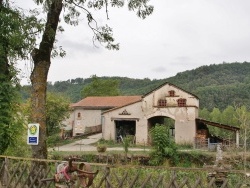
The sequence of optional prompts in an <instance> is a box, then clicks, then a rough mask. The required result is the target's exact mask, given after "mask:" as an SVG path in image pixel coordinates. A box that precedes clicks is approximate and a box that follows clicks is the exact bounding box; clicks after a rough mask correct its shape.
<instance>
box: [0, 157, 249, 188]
mask: <svg viewBox="0 0 250 188" xmlns="http://www.w3.org/2000/svg"><path fill="white" fill-rule="evenodd" d="M0 159H1V162H0V187H1V188H21V187H22V188H29V187H30V188H40V187H41V188H45V187H47V188H50V187H55V184H54V182H53V181H42V180H44V179H48V178H51V180H53V177H54V174H55V169H56V165H57V164H59V163H61V162H62V161H55V160H35V159H22V158H17V157H7V156H2V157H1V156H0ZM38 164H40V165H38ZM91 166H92V168H93V171H96V170H98V171H99V173H98V174H97V175H96V177H95V179H94V181H93V184H92V185H91V186H90V187H91V188H138V187H140V188H181V187H183V188H184V187H185V188H186V187H187V188H196V187H197V188H198V187H199V188H201V187H208V188H214V187H232V188H236V187H238V188H240V187H243V186H245V185H247V186H248V187H249V185H250V184H248V183H249V182H250V181H249V180H248V179H247V178H246V176H245V175H244V172H243V171H232V170H228V171H226V170H221V169H214V168H212V167H209V168H178V167H175V168H166V167H164V166H161V167H145V166H132V165H130V166H129V165H120V166H111V165H105V164H96V163H92V164H91ZM68 187H70V186H68ZM71 187H77V186H71ZM78 187H79V186H78Z"/></svg>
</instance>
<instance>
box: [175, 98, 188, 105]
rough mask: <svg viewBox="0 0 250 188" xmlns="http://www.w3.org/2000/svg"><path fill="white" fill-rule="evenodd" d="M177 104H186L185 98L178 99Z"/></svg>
mask: <svg viewBox="0 0 250 188" xmlns="http://www.w3.org/2000/svg"><path fill="white" fill-rule="evenodd" d="M177 102H178V106H186V105H187V104H186V102H187V99H178V100H177Z"/></svg>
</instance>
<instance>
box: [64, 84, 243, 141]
mask: <svg viewBox="0 0 250 188" xmlns="http://www.w3.org/2000/svg"><path fill="white" fill-rule="evenodd" d="M71 107H72V112H71V115H70V117H69V119H67V120H65V121H64V122H63V124H64V125H65V126H66V128H67V129H72V132H73V136H77V135H81V134H89V133H93V132H102V137H103V139H105V140H116V139H117V138H118V136H122V137H125V136H128V135H129V136H132V137H133V141H134V143H136V144H149V143H150V134H149V130H150V129H151V128H152V127H153V126H155V124H157V123H158V124H164V122H166V120H168V119H171V120H172V122H173V125H172V126H171V127H170V129H171V134H172V135H173V136H174V139H175V142H176V143H179V144H183V143H184V144H195V142H205V141H204V140H206V142H211V141H212V142H214V143H217V142H223V139H218V138H217V137H213V136H212V135H210V134H209V129H208V126H215V127H218V128H222V129H225V130H228V131H233V132H234V133H235V138H234V139H233V143H235V144H236V145H238V144H239V128H237V127H233V126H230V125H222V124H219V123H216V122H211V121H207V120H203V119H201V118H199V114H198V111H199V98H198V97H197V96H195V95H194V94H191V93H189V92H187V91H185V90H183V89H181V88H179V87H177V86H175V85H173V84H171V83H164V84H162V85H160V86H159V87H157V88H155V89H154V90H153V91H151V92H149V93H147V94H145V95H143V96H109V97H86V98H84V99H82V100H81V101H79V102H77V103H74V104H72V106H71ZM209 139H210V141H209Z"/></svg>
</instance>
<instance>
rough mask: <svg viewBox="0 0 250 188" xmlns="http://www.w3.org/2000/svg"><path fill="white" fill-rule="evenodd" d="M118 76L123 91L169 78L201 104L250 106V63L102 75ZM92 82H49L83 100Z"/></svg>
mask: <svg viewBox="0 0 250 188" xmlns="http://www.w3.org/2000/svg"><path fill="white" fill-rule="evenodd" d="M100 78H101V79H116V80H118V81H119V82H120V91H121V95H143V94H146V93H148V92H150V91H151V90H153V89H154V88H156V87H158V86H159V85H161V84H163V83H165V82H169V83H172V84H174V85H176V86H178V87H180V88H182V89H184V90H186V91H189V92H191V93H193V94H195V95H196V96H198V97H199V99H200V108H204V107H206V108H207V109H209V110H212V109H213V108H214V107H216V108H219V109H221V110H223V109H225V108H226V107H227V106H228V105H232V106H233V105H234V104H244V105H245V106H248V107H249V106H250V97H249V96H250V63H249V62H243V63H238V62H235V63H223V64H217V65H215V64H213V65H208V66H201V67H199V68H197V69H193V70H188V71H184V72H180V73H178V74H177V75H176V76H173V77H170V78H166V79H159V80H157V79H154V80H150V79H148V78H144V79H133V78H127V77H100ZM90 82H91V78H76V79H71V80H67V81H57V82H55V83H54V84H51V83H48V91H50V92H59V93H63V94H64V95H66V96H68V97H69V98H70V99H71V101H72V102H77V101H79V100H80V99H81V98H82V97H81V90H82V89H83V88H84V87H85V86H86V85H87V84H89V83H90ZM28 91H29V86H23V87H22V95H23V98H24V99H26V98H28V97H29V92H28Z"/></svg>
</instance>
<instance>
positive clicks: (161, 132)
mask: <svg viewBox="0 0 250 188" xmlns="http://www.w3.org/2000/svg"><path fill="white" fill-rule="evenodd" d="M150 133H151V136H152V144H153V151H152V152H151V154H150V156H151V159H150V161H149V164H150V165H160V164H163V162H164V160H165V158H166V157H167V158H170V159H171V161H172V162H173V163H175V162H176V160H177V159H178V158H177V156H176V152H177V147H176V145H175V143H174V141H173V140H172V139H171V138H170V135H169V131H168V129H167V126H164V125H161V124H156V125H155V127H153V128H152V129H151V130H150Z"/></svg>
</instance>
